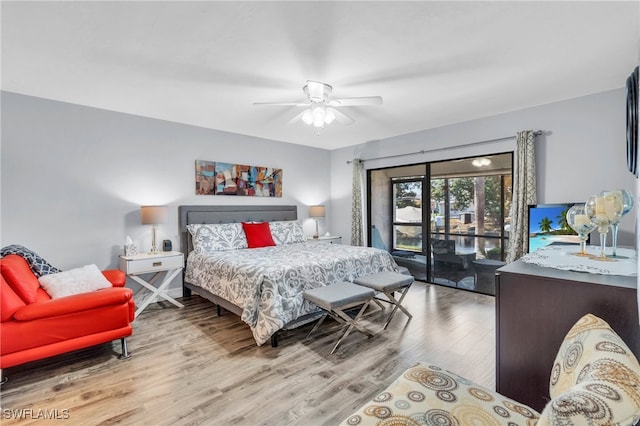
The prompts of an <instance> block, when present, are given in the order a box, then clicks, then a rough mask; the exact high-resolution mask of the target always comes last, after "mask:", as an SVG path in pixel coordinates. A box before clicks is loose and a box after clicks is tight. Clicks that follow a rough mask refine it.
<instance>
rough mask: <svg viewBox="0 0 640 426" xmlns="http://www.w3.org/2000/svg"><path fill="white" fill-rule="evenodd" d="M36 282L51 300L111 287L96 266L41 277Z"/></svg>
mask: <svg viewBox="0 0 640 426" xmlns="http://www.w3.org/2000/svg"><path fill="white" fill-rule="evenodd" d="M38 281H39V282H40V285H41V286H42V288H43V289H44V291H46V292H47V294H48V295H49V296H51V298H52V299H57V298H59V297H65V296H71V295H73V294H79V293H89V292H92V291H96V290H99V289H101V288H109V287H112V285H111V283H110V282H109V280H107V279H106V278H105V277H104V275H102V272H100V269H98V267H97V266H96V265H86V266H83V267H82V268H76V269H70V270H68V271H63V272H58V273H56V274H49V275H43V276H41V277H40V278H38Z"/></svg>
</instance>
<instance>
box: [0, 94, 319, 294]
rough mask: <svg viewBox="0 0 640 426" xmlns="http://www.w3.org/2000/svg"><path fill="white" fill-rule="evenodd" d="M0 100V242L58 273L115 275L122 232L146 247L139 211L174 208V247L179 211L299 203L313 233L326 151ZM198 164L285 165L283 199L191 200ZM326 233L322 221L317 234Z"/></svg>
mask: <svg viewBox="0 0 640 426" xmlns="http://www.w3.org/2000/svg"><path fill="white" fill-rule="evenodd" d="M1 100H2V171H1V177H2V197H1V198H2V208H1V215H2V216H1V231H2V232H1V235H0V241H1V245H2V246H5V245H8V244H22V245H24V246H26V247H29V248H31V249H32V250H35V251H36V252H37V253H39V254H40V255H41V256H43V257H44V258H45V259H47V260H49V261H50V262H51V263H52V264H54V265H55V266H58V267H59V268H62V269H70V268H74V267H78V266H82V265H85V264H91V263H95V264H97V265H98V267H100V268H102V269H104V268H117V265H118V255H119V254H121V253H122V246H123V244H124V241H125V237H126V236H127V235H129V236H131V238H132V239H133V240H134V241H136V242H137V243H138V246H139V248H141V249H142V250H149V248H150V246H151V227H150V226H148V225H141V224H140V213H139V207H140V205H143V204H161V205H168V206H169V207H170V214H169V223H167V224H165V225H160V226H159V228H158V239H159V240H163V239H170V240H172V242H173V246H174V247H176V248H177V247H179V239H178V208H177V206H178V205H181V204H237V205H240V204H296V205H298V217H299V218H301V219H306V220H305V222H304V225H305V232H306V233H307V234H309V235H312V234H313V232H314V231H315V222H313V220H310V219H307V217H308V208H307V206H308V205H313V204H328V200H329V185H328V182H329V164H330V152H329V151H327V150H323V149H317V148H309V147H304V146H300V145H293V144H288V143H283V142H276V141H271V140H266V139H259V138H254V137H249V136H243V135H238V134H232V133H225V132H221V131H216V130H209V129H204V128H198V127H194V126H187V125H183V124H177V123H172V122H167V121H161V120H155V119H150V118H145V117H139V116H134V115H127V114H121V113H116V112H111V111H105V110H100V109H95V108H89V107H83V106H79V105H73V104H68V103H63V102H56V101H51V100H45V99H41V98H34V97H29V96H23V95H19V94H15V93H8V92H2V98H1ZM196 159H198V160H212V161H224V162H230V163H242V164H251V165H257V166H269V167H276V168H282V169H283V194H284V195H283V197H282V198H262V197H235V196H202V195H199V196H198V195H195V184H194V179H195V178H194V175H195V172H194V164H195V160H196ZM310 159H313V161H310ZM329 228H330V223H329V219H328V218H327V219H324V220H321V221H320V232H322V233H324V232H325V229H329ZM129 285H130V286H131V287H133V288H139V286H138V285H137V284H136V283H133V282H131V281H130V284H129ZM179 287H181V282H180V280H179V279H176V280H175V281H174V282H173V283H172V284H171V288H179ZM172 293H173V292H172Z"/></svg>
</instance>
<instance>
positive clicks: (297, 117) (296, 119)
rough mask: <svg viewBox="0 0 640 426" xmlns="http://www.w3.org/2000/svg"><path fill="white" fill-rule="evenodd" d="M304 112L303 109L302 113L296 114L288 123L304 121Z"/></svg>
mask: <svg viewBox="0 0 640 426" xmlns="http://www.w3.org/2000/svg"><path fill="white" fill-rule="evenodd" d="M302 114H304V111H302V112H301V113H300V114H296V116H295V117H293V118H292V119H291V120H289V121H287V124H293V123H302Z"/></svg>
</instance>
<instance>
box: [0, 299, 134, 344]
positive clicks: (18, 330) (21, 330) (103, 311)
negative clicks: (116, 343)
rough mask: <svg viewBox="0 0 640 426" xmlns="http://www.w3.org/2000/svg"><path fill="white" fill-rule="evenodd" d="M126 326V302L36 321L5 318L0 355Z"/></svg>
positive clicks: (127, 321)
mask: <svg viewBox="0 0 640 426" xmlns="http://www.w3.org/2000/svg"><path fill="white" fill-rule="evenodd" d="M70 297H73V296H70ZM27 307H29V306H27ZM127 327H130V326H129V304H128V303H122V304H119V305H112V306H104V307H101V308H95V309H91V310H90V312H87V311H85V310H82V311H79V312H76V313H72V314H67V315H58V316H53V317H49V318H41V319H38V320H37V321H17V320H16V321H7V322H5V323H2V334H1V335H0V351H1V354H2V355H3V356H4V355H6V354H11V353H14V352H18V351H24V350H26V349H31V348H37V347H40V346H46V345H51V344H55V343H60V342H64V341H66V340H71V339H75V338H79V337H83V336H90V335H92V334H98V333H101V332H106V331H110V330H116V329H124V328H127ZM128 334H131V333H130V332H129V333H128ZM81 347H83V346H78V349H79V348H81Z"/></svg>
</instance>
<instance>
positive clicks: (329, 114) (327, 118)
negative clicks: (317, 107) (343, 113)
mask: <svg viewBox="0 0 640 426" xmlns="http://www.w3.org/2000/svg"><path fill="white" fill-rule="evenodd" d="M335 119H336V114H335V113H334V112H333V110H332V109H331V108H328V109H327V110H326V111H325V113H324V122H325V123H327V124H331V123H333V120H335Z"/></svg>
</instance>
